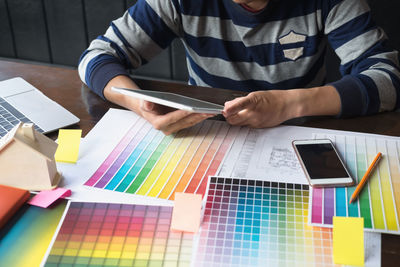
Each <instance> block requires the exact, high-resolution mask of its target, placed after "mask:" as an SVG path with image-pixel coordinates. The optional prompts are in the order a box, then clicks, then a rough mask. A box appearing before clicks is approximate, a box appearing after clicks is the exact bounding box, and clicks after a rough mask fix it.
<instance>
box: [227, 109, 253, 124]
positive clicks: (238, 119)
mask: <svg viewBox="0 0 400 267" xmlns="http://www.w3.org/2000/svg"><path fill="white" fill-rule="evenodd" d="M226 121H227V122H228V123H229V124H231V125H238V126H244V125H248V124H249V121H250V112H249V111H248V110H246V109H245V110H241V111H240V112H238V113H236V114H234V115H232V116H229V117H227V118H226Z"/></svg>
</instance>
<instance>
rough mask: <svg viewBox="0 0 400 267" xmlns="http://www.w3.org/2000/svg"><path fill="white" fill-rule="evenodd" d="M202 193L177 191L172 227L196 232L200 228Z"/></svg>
mask: <svg viewBox="0 0 400 267" xmlns="http://www.w3.org/2000/svg"><path fill="white" fill-rule="evenodd" d="M201 202H202V195H200V194H188V193H178V192H177V193H175V200H174V209H173V211H172V220H171V229H172V230H177V231H185V232H192V233H196V232H197V231H198V230H199V228H200V220H201Z"/></svg>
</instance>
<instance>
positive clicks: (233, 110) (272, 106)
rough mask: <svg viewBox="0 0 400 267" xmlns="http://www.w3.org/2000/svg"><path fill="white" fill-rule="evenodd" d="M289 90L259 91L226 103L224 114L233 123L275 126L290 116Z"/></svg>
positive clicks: (254, 126) (252, 125)
mask: <svg viewBox="0 0 400 267" xmlns="http://www.w3.org/2000/svg"><path fill="white" fill-rule="evenodd" d="M287 94H288V93H287V91H278V90H272V91H258V92H252V93H249V94H248V95H247V96H244V97H239V98H236V99H234V100H232V101H228V102H226V103H225V108H224V111H223V113H222V114H223V115H224V116H225V118H226V120H227V121H228V122H229V123H230V124H232V125H240V126H249V127H253V128H264V127H273V126H276V125H278V124H281V123H282V122H284V121H286V120H288V119H289V118H290V115H291V114H290V113H289V111H290V109H289V108H288V103H287V100H288V97H287Z"/></svg>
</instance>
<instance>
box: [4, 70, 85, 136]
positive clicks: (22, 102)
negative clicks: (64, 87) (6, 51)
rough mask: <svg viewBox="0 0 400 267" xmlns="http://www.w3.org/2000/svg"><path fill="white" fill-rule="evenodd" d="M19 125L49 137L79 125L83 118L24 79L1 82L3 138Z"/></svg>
mask: <svg viewBox="0 0 400 267" xmlns="http://www.w3.org/2000/svg"><path fill="white" fill-rule="evenodd" d="M19 122H32V123H34V124H35V129H36V130H37V131H39V132H41V133H48V132H51V131H54V130H57V129H59V128H63V127H66V126H69V125H72V124H75V123H77V122H79V118H78V117H76V116H74V115H73V114H72V113H71V112H69V111H68V110H66V109H65V108H63V107H62V106H60V105H59V104H57V103H56V102H54V101H53V100H51V99H50V98H48V97H47V96H45V95H44V94H43V93H42V92H40V91H39V90H38V89H36V88H35V87H33V86H32V85H31V84H29V83H28V82H27V81H25V80H24V79H22V78H19V77H17V78H12V79H9V80H4V81H0V137H2V136H4V135H5V134H6V133H7V132H9V131H10V130H11V129H12V128H13V127H14V125H16V124H18V123H19Z"/></svg>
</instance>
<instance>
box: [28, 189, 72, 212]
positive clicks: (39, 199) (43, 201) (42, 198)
mask: <svg viewBox="0 0 400 267" xmlns="http://www.w3.org/2000/svg"><path fill="white" fill-rule="evenodd" d="M70 195H71V190H69V189H65V188H60V187H59V188H56V189H53V190H43V191H40V193H39V194H37V195H36V196H34V197H33V198H31V199H30V200H29V201H28V203H29V204H31V205H34V206H38V207H42V208H47V207H48V206H50V205H51V204H52V203H53V202H54V201H56V200H57V199H59V198H64V197H69V196H70Z"/></svg>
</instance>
